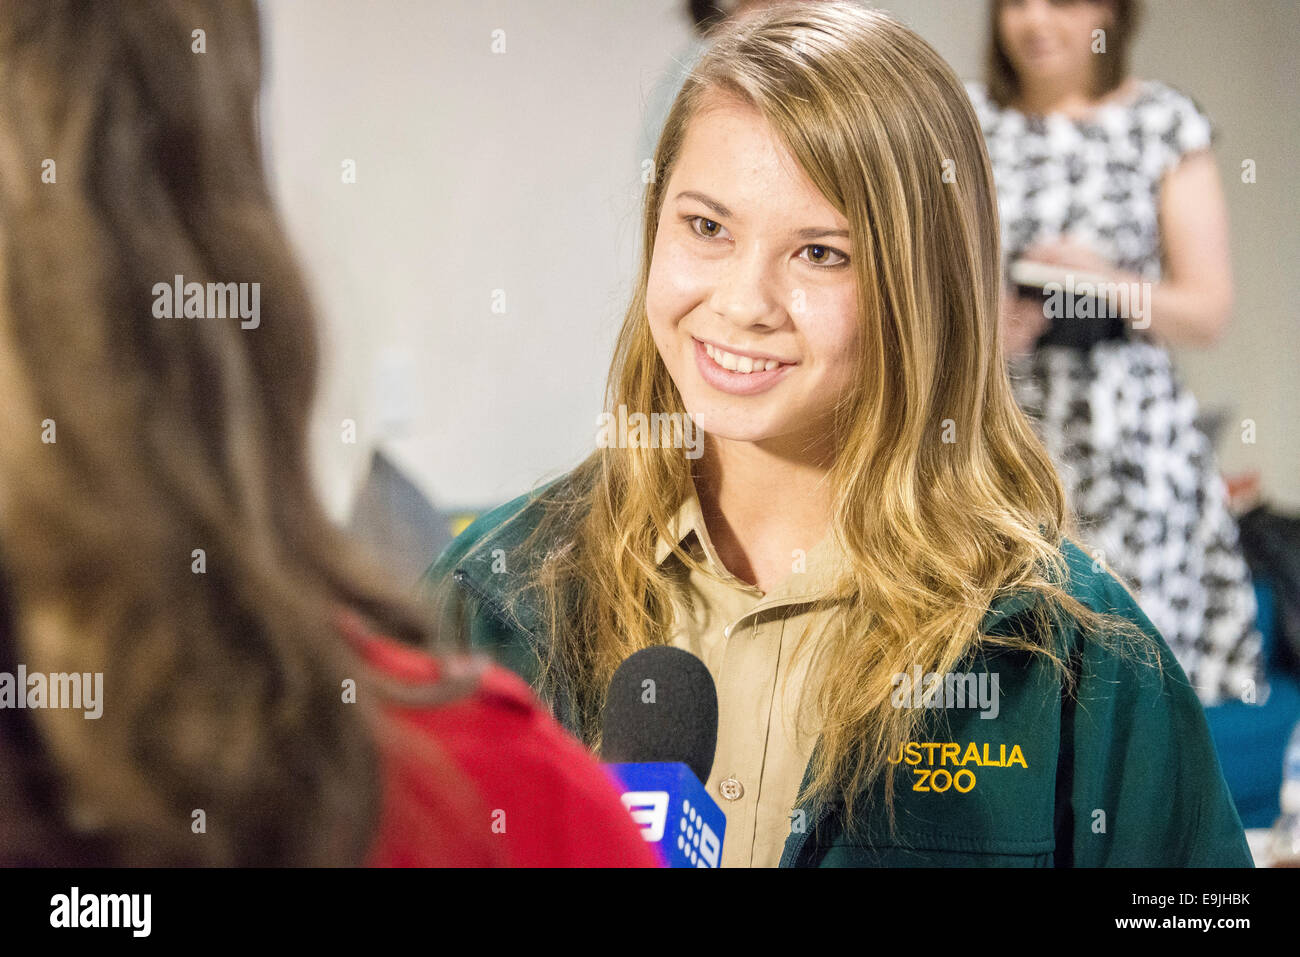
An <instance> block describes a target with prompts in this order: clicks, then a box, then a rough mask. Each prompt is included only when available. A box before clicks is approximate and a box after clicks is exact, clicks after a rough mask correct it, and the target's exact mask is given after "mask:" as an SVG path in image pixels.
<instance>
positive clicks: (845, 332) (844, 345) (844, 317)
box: [795, 288, 862, 382]
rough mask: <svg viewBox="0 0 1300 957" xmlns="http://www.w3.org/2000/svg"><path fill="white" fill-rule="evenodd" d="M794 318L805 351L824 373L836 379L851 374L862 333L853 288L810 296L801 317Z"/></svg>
mask: <svg viewBox="0 0 1300 957" xmlns="http://www.w3.org/2000/svg"><path fill="white" fill-rule="evenodd" d="M795 321H796V325H797V326H798V328H799V332H800V335H801V338H802V339H803V341H804V346H805V348H806V350H807V352H808V354H809V355H810V356H811V358H812V359H813V361H814V362H815V363H816V364H817V365H818V366H820V367H821V368H822V370H823V372H824V374H825V375H827V376H828V377H830V378H832V379H834V380H836V381H837V382H843V381H847V380H848V379H849V378H850V377H851V376H852V375H853V370H854V363H855V362H856V361H857V352H858V339H859V337H860V336H861V334H862V332H861V328H860V323H859V322H858V317H857V297H856V296H855V295H854V294H853V291H852V289H851V288H850V289H848V290H826V291H823V292H822V293H820V294H818V295H816V296H812V295H810V296H809V298H808V307H807V309H806V311H805V312H804V315H803V318H802V320H800V319H799V318H798V317H796V320H795Z"/></svg>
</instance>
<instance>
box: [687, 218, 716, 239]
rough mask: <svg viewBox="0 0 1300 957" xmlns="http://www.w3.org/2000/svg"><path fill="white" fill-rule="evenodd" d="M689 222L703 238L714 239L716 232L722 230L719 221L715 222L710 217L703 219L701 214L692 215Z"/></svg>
mask: <svg viewBox="0 0 1300 957" xmlns="http://www.w3.org/2000/svg"><path fill="white" fill-rule="evenodd" d="M691 224H692V226H693V227H694V229H695V231H696V232H697V233H699V234H700V235H701V236H703V237H704V238H705V239H716V238H717V236H718V234H719V233H720V232H722V225H721V224H720V223H715V222H714V221H713V220H711V219H705V218H704V217H703V216H692V217H691Z"/></svg>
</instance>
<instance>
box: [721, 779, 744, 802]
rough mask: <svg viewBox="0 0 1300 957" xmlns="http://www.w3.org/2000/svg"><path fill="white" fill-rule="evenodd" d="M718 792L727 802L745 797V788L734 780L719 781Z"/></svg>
mask: <svg viewBox="0 0 1300 957" xmlns="http://www.w3.org/2000/svg"><path fill="white" fill-rule="evenodd" d="M718 791H719V793H721V794H722V796H723V797H724V798H726V799H727V800H728V801H739V800H740V799H741V798H743V797H744V796H745V786H744V785H743V784H741V783H740V782H739V781H737V780H736V779H735V778H723V779H722V780H721V781H719V782H718Z"/></svg>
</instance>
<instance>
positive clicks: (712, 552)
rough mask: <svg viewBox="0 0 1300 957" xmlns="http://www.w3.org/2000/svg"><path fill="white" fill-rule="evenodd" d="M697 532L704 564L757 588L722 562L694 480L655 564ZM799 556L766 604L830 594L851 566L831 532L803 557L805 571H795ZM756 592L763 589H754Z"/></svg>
mask: <svg viewBox="0 0 1300 957" xmlns="http://www.w3.org/2000/svg"><path fill="white" fill-rule="evenodd" d="M691 535H694V536H695V538H696V540H697V541H698V542H699V544H700V548H701V550H702V551H703V552H704V564H705V566H706V567H708V568H710V569H711V570H712V571H713V572H714V573H716V574H717V575H718V576H719V577H721V578H722V579H724V580H731V581H733V582H735V584H736V585H737V587H740V588H753V586H752V585H748V584H747V583H745V582H741V581H739V580H738V579H736V578H735V576H733V575H732V574H731V573H730V572H729V571H728V570H727V568H726V566H725V565H723V564H722V560H721V559H720V558H719V557H718V553H717V550H716V549H715V548H714V546H713V541H712V539H710V538H709V529H708V526H707V525H706V524H705V522H704V512H703V509H702V508H701V506H700V499H699V495H698V493H697V492H696V490H695V483H694V482H693V481H692V482H691V483H690V486H689V488H688V490H687V494H686V498H685V499H683V500H682V502H681V504H680V505H679V506H678V507H677V511H676V512H675V513H674V514H673V515H672V517H671V518H670V519H669V520H668V536H663V535H660V536H659V537H658V540H657V541H656V542H655V564H656V565H662V564H663V563H664V561H665V560H666V559H667V558H668V556H669V555H670V554H671V553H672V547H673V545H681V546H682V547H683V548H687V547H688V546H687V542H688V539H689V538H690V536H691ZM795 558H796V556H794V555H791V556H790V564H791V574H790V576H789V577H788V578H786V579H785V580H784V581H782V582H781V583H780V584H779V585H777V586H776V587H775V588H773V589H772V591H771V592H769V593H768V594H767V595H764V596H763V599H762V600H763V604H764V606H770V605H775V604H785V603H787V602H795V601H810V600H812V599H814V598H817V597H821V596H828V595H830V594H831V593H832V592H833V590H834V588H835V586H836V585H837V584H838V582H839V580H840V577H841V575H842V574H843V573H844V572H845V571H847V569H848V567H849V566H848V561H847V559H846V557H845V555H844V553H843V552H842V550H841V549H840V548H839V546H838V545H837V543H836V541H835V537H834V535H829V534H828V535H827V536H826V537H825V538H823V539H822V540H821V541H820V542H818V543H817V544H816V545H814V546H813V547H812V548H810V549H808V551H807V554H806V555H805V556H803V570H802V571H801V572H799V573H798V574H795V572H794V564H795ZM754 592H755V595H758V594H759V592H758V591H757V589H754Z"/></svg>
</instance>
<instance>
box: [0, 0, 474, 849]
mask: <svg viewBox="0 0 1300 957" xmlns="http://www.w3.org/2000/svg"><path fill="white" fill-rule="evenodd" d="M195 29H203V30H204V31H205V32H206V46H207V49H206V52H194V51H193V50H192V42H193V41H192V37H191V31H192V30H195ZM0 73H2V75H0V244H2V245H0V293H2V296H0V364H2V365H3V377H4V385H3V389H0V401H2V402H5V403H7V404H8V408H7V409H6V412H7V413H8V421H9V422H10V427H11V431H10V433H9V435H8V437H7V438H6V441H5V442H4V444H3V445H2V446H0V449H2V451H0V486H2V490H0V496H2V500H0V547H2V549H3V555H2V556H0V557H2V558H3V573H4V579H5V582H4V584H5V585H6V586H7V595H8V600H7V601H6V602H5V608H4V611H5V614H4V615H3V621H2V622H0V639H2V640H0V657H2V658H3V659H4V662H3V664H4V666H5V667H6V668H8V669H9V670H10V671H12V670H13V666H14V665H16V664H17V663H18V662H20V661H23V662H26V663H27V665H28V667H29V668H31V669H33V670H40V671H48V672H91V673H94V672H102V673H103V675H104V690H103V694H104V699H105V700H104V705H103V716H102V717H101V718H100V719H99V720H87V719H85V718H83V717H82V715H81V713H80V712H78V711H61V710H42V711H22V712H20V711H16V710H6V711H3V712H0V763H2V767H3V772H2V773H0V779H2V780H3V782H4V783H3V793H2V794H0V857H2V858H3V859H4V860H5V861H7V862H19V863H51V862H54V863H65V864H66V863H101V864H102V863H109V864H118V863H130V864H175V863H197V864H220V865H249V864H256V865H266V864H311V865H319V864H356V863H362V862H363V861H364V860H365V855H366V851H367V849H368V848H369V847H371V846H372V843H373V839H374V837H375V833H376V827H377V825H378V821H379V817H380V814H381V809H382V807H383V803H382V800H383V794H382V793H381V786H380V785H381V780H382V770H383V767H384V762H385V761H386V760H387V759H388V757H386V756H389V757H391V756H392V755H395V754H396V753H397V750H393V751H391V752H390V751H389V750H388V749H389V748H392V749H400V750H402V753H403V754H404V756H405V758H406V759H413V760H423V761H426V762H428V764H429V766H430V767H432V768H434V769H436V770H437V772H438V773H439V774H441V775H442V780H443V781H444V782H445V784H446V788H445V795H444V797H445V800H443V801H442V803H441V805H437V804H436V802H435V806H431V807H430V808H429V810H430V812H431V814H432V815H434V818H432V819H431V820H430V821H429V822H427V823H428V827H429V831H428V833H427V834H426V835H425V836H424V842H425V844H424V846H425V847H427V848H429V849H430V850H431V851H433V852H435V853H437V851H438V849H439V848H450V847H451V846H452V843H453V842H456V843H457V845H458V846H459V847H464V845H465V842H467V841H468V842H471V843H473V842H474V841H475V836H476V835H478V834H481V833H482V831H483V829H482V828H469V827H467V825H466V822H468V821H469V820H470V815H478V814H479V813H480V810H481V809H479V808H477V807H476V806H475V805H474V804H473V800H474V799H473V798H472V797H471V796H470V792H469V791H468V790H467V789H466V788H465V783H464V782H463V781H461V780H459V778H458V777H457V776H456V775H455V774H454V772H453V771H452V768H451V766H450V764H449V763H448V762H447V761H446V760H445V759H444V758H443V757H442V756H441V755H440V754H439V753H438V751H437V749H436V747H434V746H433V745H431V744H430V743H428V742H421V741H417V740H411V739H410V736H409V735H407V734H405V733H403V732H402V731H401V730H399V724H398V722H396V721H394V720H392V719H391V716H386V714H387V712H386V706H385V705H384V703H385V702H389V703H393V702H397V701H399V700H412V699H418V700H420V701H422V702H423V703H434V702H437V701H444V700H450V699H452V698H454V697H456V696H457V695H460V694H463V693H465V692H466V691H467V690H468V686H467V685H460V686H453V685H452V684H450V683H447V682H444V683H442V684H440V685H437V686H433V687H423V688H419V687H417V688H410V687H405V686H402V687H399V686H397V685H395V684H394V683H392V682H390V681H386V680H382V679H381V678H380V677H379V676H378V675H373V674H371V673H370V672H369V671H368V669H367V668H366V667H365V665H364V664H363V663H362V661H361V660H360V658H359V657H358V654H357V652H356V651H355V650H354V648H353V647H351V646H350V645H349V644H348V642H347V641H346V640H345V639H344V638H343V637H342V632H341V628H340V621H341V615H343V614H345V613H346V614H355V615H358V616H360V617H361V618H362V619H363V620H364V621H365V623H366V627H367V628H373V629H377V630H382V631H383V632H386V633H387V634H389V635H391V636H394V637H396V638H398V639H401V640H405V641H408V642H410V643H412V644H419V645H427V644H429V643H430V642H431V639H432V636H431V635H429V634H428V633H427V626H426V624H424V622H423V620H422V618H421V616H420V615H419V614H417V613H416V612H414V611H413V610H412V609H411V608H410V607H408V604H407V597H406V595H405V594H403V592H402V591H401V590H399V589H397V588H395V587H394V586H393V585H391V584H389V583H388V582H387V581H385V580H384V579H383V578H382V577H380V576H378V575H376V574H375V573H374V571H373V570H372V568H371V566H370V565H369V564H368V562H367V560H366V559H365V558H363V557H362V556H360V555H358V553H357V551H356V549H355V547H354V546H353V545H352V544H351V543H350V542H348V541H347V540H345V539H344V538H342V537H341V535H340V533H339V532H338V531H337V529H336V528H335V526H334V525H333V524H332V523H331V522H330V521H329V520H328V518H327V516H326V515H325V514H324V512H323V510H322V508H321V506H320V504H319V502H318V500H317V498H316V496H315V494H314V491H313V489H312V484H311V478H310V476H309V471H308V449H307V434H308V422H309V413H310V409H311V405H312V401H313V395H314V389H315V383H316V374H317V358H318V357H317V352H318V347H317V339H316V324H315V321H314V318H313V314H312V309H311V305H310V302H309V297H308V295H307V291H306V289H305V287H304V284H303V281H302V278H301V276H300V275H299V271H298V268H297V266H296V264H295V262H294V259H293V256H292V253H291V251H290V248H289V246H288V243H287V241H286V239H285V236H284V233H283V230H282V228H281V225H280V223H279V221H278V219H277V217H276V215H275V212H274V209H273V204H272V201H271V198H270V196H269V194H268V189H267V183H266V178H265V175H264V172H263V169H262V165H261V143H260V141H259V136H258V130H257V121H256V104H257V96H258V92H259V87H260V83H261V62H260V52H259V30H258V20H257V13H256V8H255V7H254V5H253V4H252V3H251V2H249V0H222V2H212V3H204V2H198V0H132V2H130V3H121V4H118V3H112V4H107V3H97V2H92V0H13V2H9V3H7V4H6V5H5V12H4V16H3V17H2V18H0ZM46 160H52V161H53V163H54V165H53V167H49V166H48V164H46V163H45V161H46ZM43 164H45V165H44V166H43ZM47 169H48V170H49V172H50V173H52V175H50V176H48V177H46V178H47V179H51V180H52V181H43V179H42V174H43V172H45V171H46V170H47ZM176 275H183V276H184V277H185V279H186V280H187V281H195V282H201V283H202V282H250V283H251V282H256V283H260V288H261V292H262V296H261V314H262V317H261V322H260V325H258V326H257V327H256V328H248V329H245V328H241V324H240V322H239V321H238V320H237V319H216V318H206V319H193V318H191V319H182V318H177V319H161V318H156V317H155V316H154V315H153V310H152V295H153V294H152V290H153V287H154V284H155V283H158V282H164V283H170V282H171V281H172V278H173V277H174V276H176ZM51 429H53V430H54V431H53V434H52V437H53V438H54V441H53V442H47V441H42V434H43V432H45V433H47V438H48V437H50V436H49V435H48V433H49V430H51ZM195 549H203V550H204V552H205V553H206V572H205V573H203V574H196V573H195V571H194V570H193V568H192V566H193V562H194V560H195V558H194V550H195ZM345 610H346V611H345ZM349 679H350V680H352V681H355V682H356V684H357V692H356V696H357V703H355V704H349V703H344V701H343V686H344V682H345V681H347V680H349ZM413 756H414V757H413ZM462 794H463V795H464V796H463V797H462V796H461V795H462ZM196 809H202V810H203V811H204V814H205V816H206V833H203V834H195V833H194V831H193V830H192V828H191V825H192V823H193V820H194V816H193V812H194V811H195V810H196ZM478 819H479V820H485V819H486V817H485V816H484V817H481V818H478ZM410 823H411V822H407V824H408V825H409V824H410ZM488 853H489V852H486V851H485V857H484V858H483V859H484V860H485V861H487V860H489V859H490V858H489V857H488V856H487V855H488Z"/></svg>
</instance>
